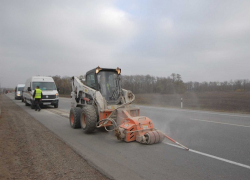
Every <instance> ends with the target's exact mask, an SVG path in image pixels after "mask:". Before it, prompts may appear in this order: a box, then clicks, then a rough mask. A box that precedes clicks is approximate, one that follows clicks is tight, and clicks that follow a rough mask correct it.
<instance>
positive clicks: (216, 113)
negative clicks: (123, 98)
mask: <svg viewBox="0 0 250 180" xmlns="http://www.w3.org/2000/svg"><path fill="white" fill-rule="evenodd" d="M137 105H138V106H141V107H149V108H157V109H164V110H167V111H181V112H188V113H203V114H214V115H222V116H233V117H234V116H236V117H246V118H249V117H250V115H240V114H227V113H220V112H208V111H201V110H188V109H186V110H184V109H174V108H164V107H156V106H145V105H140V104H137Z"/></svg>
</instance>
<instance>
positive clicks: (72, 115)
mask: <svg viewBox="0 0 250 180" xmlns="http://www.w3.org/2000/svg"><path fill="white" fill-rule="evenodd" d="M80 115H81V108H79V107H74V108H71V109H70V112H69V123H70V126H71V127H72V128H73V129H77V128H80V127H81V124H80Z"/></svg>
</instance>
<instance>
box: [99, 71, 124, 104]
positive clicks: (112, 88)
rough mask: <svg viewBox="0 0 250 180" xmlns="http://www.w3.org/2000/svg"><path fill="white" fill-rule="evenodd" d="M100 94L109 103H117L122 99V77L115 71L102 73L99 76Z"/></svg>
mask: <svg viewBox="0 0 250 180" xmlns="http://www.w3.org/2000/svg"><path fill="white" fill-rule="evenodd" d="M97 80H98V84H99V88H100V92H101V94H102V96H103V97H105V99H106V101H107V102H112V101H117V100H118V99H119V97H120V77H119V75H118V74H117V72H114V71H101V72H99V73H98V74H97Z"/></svg>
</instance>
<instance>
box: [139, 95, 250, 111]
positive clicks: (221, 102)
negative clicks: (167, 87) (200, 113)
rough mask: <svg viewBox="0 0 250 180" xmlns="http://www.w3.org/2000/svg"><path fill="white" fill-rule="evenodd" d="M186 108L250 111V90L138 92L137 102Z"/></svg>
mask: <svg viewBox="0 0 250 180" xmlns="http://www.w3.org/2000/svg"><path fill="white" fill-rule="evenodd" d="M181 98H183V107H184V108H186V109H200V110H213V111H227V112H246V113H250V92H205V93H184V94H136V100H135V103H137V104H147V105H154V106H165V107H176V108H180V104H181Z"/></svg>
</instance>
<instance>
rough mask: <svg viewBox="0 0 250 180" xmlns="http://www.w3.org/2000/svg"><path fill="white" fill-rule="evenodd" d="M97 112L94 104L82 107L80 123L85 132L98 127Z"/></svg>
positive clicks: (90, 131)
mask: <svg viewBox="0 0 250 180" xmlns="http://www.w3.org/2000/svg"><path fill="white" fill-rule="evenodd" d="M96 122H97V113H96V109H95V107H94V106H92V105H89V106H85V107H84V108H83V109H82V112H81V117H80V123H81V127H82V129H83V131H84V132H86V133H92V132H94V131H95V129H96Z"/></svg>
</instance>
